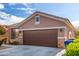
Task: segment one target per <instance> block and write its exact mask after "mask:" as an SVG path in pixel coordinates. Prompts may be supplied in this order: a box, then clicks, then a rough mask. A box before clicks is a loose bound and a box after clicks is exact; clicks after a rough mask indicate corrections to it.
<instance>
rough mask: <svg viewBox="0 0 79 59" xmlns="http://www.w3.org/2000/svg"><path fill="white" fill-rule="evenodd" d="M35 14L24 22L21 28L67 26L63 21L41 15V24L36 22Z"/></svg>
mask: <svg viewBox="0 0 79 59" xmlns="http://www.w3.org/2000/svg"><path fill="white" fill-rule="evenodd" d="M35 16H37V15H35ZM35 16H34V17H32V18H31V19H29V20H28V21H27V22H25V23H23V24H22V25H21V26H20V27H19V29H30V28H44V27H59V26H65V24H64V23H63V22H60V21H58V20H55V19H51V18H48V17H44V16H41V15H39V16H40V24H37V25H36V24H35Z"/></svg>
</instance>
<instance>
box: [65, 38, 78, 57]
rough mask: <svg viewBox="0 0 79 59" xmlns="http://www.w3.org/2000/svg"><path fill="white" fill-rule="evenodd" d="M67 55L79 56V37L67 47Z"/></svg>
mask: <svg viewBox="0 0 79 59" xmlns="http://www.w3.org/2000/svg"><path fill="white" fill-rule="evenodd" d="M65 55H66V56H79V39H75V40H74V41H73V42H72V43H70V44H69V45H68V46H67V47H66V53H65Z"/></svg>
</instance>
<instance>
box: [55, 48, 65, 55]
mask: <svg viewBox="0 0 79 59" xmlns="http://www.w3.org/2000/svg"><path fill="white" fill-rule="evenodd" d="M64 53H65V49H63V50H62V51H60V52H59V53H57V54H56V55H55V56H63V54H64Z"/></svg>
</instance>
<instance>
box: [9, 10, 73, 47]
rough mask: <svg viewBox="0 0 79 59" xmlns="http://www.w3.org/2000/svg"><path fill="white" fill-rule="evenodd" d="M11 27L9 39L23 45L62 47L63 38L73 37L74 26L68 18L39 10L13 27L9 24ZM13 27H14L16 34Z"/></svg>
mask: <svg viewBox="0 0 79 59" xmlns="http://www.w3.org/2000/svg"><path fill="white" fill-rule="evenodd" d="M11 29H12V30H11V31H10V34H11V35H10V41H12V40H17V41H18V42H19V43H20V44H23V45H40V46H50V47H60V48H64V40H68V39H74V38H75V28H74V27H73V25H72V24H71V23H70V21H69V20H68V19H66V18H62V17H59V16H54V15H50V14H46V13H43V12H39V11H36V12H35V13H33V14H32V15H31V16H29V17H28V18H26V19H25V20H24V21H22V22H21V23H19V24H17V25H16V26H14V27H13V28H12V26H11ZM13 29H14V30H15V29H16V31H17V35H15V34H14V33H13ZM12 34H13V35H12ZM13 36H14V37H13ZM12 37H13V38H14V39H11V38H12Z"/></svg>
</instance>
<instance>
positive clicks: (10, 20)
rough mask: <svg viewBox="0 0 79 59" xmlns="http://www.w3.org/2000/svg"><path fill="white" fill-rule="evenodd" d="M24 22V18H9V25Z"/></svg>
mask: <svg viewBox="0 0 79 59" xmlns="http://www.w3.org/2000/svg"><path fill="white" fill-rule="evenodd" d="M23 20H24V18H22V17H16V16H14V15H11V16H10V17H9V24H13V23H19V22H21V21H23Z"/></svg>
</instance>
